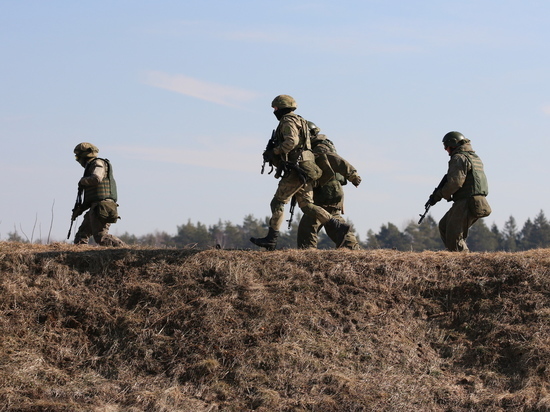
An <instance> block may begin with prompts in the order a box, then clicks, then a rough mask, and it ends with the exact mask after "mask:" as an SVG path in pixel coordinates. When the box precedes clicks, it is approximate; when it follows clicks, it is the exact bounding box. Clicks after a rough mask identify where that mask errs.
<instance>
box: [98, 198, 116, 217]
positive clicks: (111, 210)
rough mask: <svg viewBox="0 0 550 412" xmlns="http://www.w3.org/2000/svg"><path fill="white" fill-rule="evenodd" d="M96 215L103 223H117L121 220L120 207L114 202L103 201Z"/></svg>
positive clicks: (99, 204)
mask: <svg viewBox="0 0 550 412" xmlns="http://www.w3.org/2000/svg"><path fill="white" fill-rule="evenodd" d="M96 213H97V216H98V217H99V220H101V221H102V222H103V223H116V222H117V221H118V219H120V217H119V215H118V205H117V204H116V203H115V202H114V201H113V200H110V199H108V200H102V201H101V202H99V203H98V204H97V206H96Z"/></svg>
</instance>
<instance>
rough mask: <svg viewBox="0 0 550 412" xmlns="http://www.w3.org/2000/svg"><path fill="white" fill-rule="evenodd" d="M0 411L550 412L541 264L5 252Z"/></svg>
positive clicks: (13, 247) (406, 256) (534, 259)
mask: <svg viewBox="0 0 550 412" xmlns="http://www.w3.org/2000/svg"><path fill="white" fill-rule="evenodd" d="M0 296H1V300H0V411H2V412H4V411H25V412H31V411H32V412H35V411H36V412H39V411H40V412H48V411H55V412H58V411H71V412H72V411H106V412H118V411H121V412H122V411H125V412H126V411H132V412H134V411H135V412H137V411H154V412H157V411H192V412H195V411H196V412H201V411H235V412H237V411H238V412H242V411H274V412H276V411H288V412H290V411H292V412H298V411H319V412H320V411H323V412H324V411H345V412H354V411H408V412H412V411H449V412H451V411H452V412H455V411H458V412H460V411H483V412H487V411H489V412H491V411H529V412H535V411H537V412H538V411H550V249H539V250H532V251H527V252H518V253H504V252H502V253H470V254H456V253H454V254H453V253H449V252H422V253H414V252H398V251H392V250H364V251H348V250H337V251H317V250H310V251H299V250H282V251H275V252H258V251H237V250H203V251H198V250H182V249H178V250H176V249H149V248H139V247H135V248H134V247H131V248H127V249H109V248H101V247H76V246H71V245H66V244H53V245H47V246H45V245H28V244H20V243H13V242H0Z"/></svg>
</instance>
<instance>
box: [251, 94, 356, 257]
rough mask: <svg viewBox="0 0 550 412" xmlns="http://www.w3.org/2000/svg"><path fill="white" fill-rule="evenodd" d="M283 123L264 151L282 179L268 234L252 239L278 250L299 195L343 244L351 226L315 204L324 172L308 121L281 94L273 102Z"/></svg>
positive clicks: (305, 208) (305, 209) (301, 202)
mask: <svg viewBox="0 0 550 412" xmlns="http://www.w3.org/2000/svg"><path fill="white" fill-rule="evenodd" d="M271 106H272V107H273V109H274V110H273V113H274V115H275V117H277V120H279V125H278V126H277V129H276V130H275V132H274V137H275V140H276V145H275V147H274V148H273V149H271V150H270V151H268V153H264V158H266V157H268V158H269V159H270V161H271V163H273V164H274V165H275V166H276V167H277V173H276V174H275V177H276V178H279V177H280V178H281V180H280V181H279V185H278V187H277V191H276V192H275V195H274V196H273V200H272V201H271V205H270V206H271V218H270V220H269V231H268V233H267V236H266V237H263V238H254V237H252V238H250V241H251V242H252V243H254V244H255V245H257V246H260V247H263V248H266V249H267V250H274V249H275V247H276V246H277V239H278V237H279V228H280V227H281V225H282V223H283V219H284V208H285V205H286V204H287V203H288V202H289V201H290V199H291V198H292V196H296V200H297V202H298V206H299V207H300V209H301V210H302V212H303V213H304V214H305V215H308V216H311V217H312V218H314V219H316V220H319V221H320V222H321V224H323V225H325V227H326V228H328V230H331V231H333V233H334V236H335V242H336V247H341V246H342V245H343V243H344V240H345V237H346V235H347V233H348V232H349V230H350V226H349V225H348V224H346V223H345V222H341V221H339V220H337V219H334V218H333V217H332V215H331V214H330V213H329V212H327V211H326V210H324V209H323V208H321V207H319V206H316V205H315V204H314V203H313V187H312V182H313V181H315V180H316V179H318V178H319V177H321V175H322V171H321V169H320V168H319V167H318V166H317V165H316V164H315V156H314V154H313V152H312V151H311V141H310V135H309V128H308V126H307V121H306V120H305V119H303V118H302V117H301V116H298V115H297V114H295V113H294V110H296V107H297V105H296V101H295V100H294V99H293V98H292V97H291V96H288V95H284V94H282V95H279V96H277V97H275V99H273V102H272V103H271Z"/></svg>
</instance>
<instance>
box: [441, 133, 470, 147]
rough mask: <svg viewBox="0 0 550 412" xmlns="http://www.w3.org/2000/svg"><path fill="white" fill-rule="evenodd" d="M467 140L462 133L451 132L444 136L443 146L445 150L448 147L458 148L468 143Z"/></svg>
mask: <svg viewBox="0 0 550 412" xmlns="http://www.w3.org/2000/svg"><path fill="white" fill-rule="evenodd" d="M466 140H467V139H466V138H465V137H464V135H463V134H462V133H460V132H449V133H447V134H446V135H445V136H443V140H442V142H443V146H445V149H446V148H447V147H457V146H460V145H461V144H463V143H465V142H466Z"/></svg>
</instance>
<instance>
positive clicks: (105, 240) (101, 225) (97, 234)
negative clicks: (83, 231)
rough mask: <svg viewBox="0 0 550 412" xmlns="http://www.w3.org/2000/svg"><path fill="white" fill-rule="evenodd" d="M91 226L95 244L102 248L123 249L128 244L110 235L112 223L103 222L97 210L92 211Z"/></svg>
mask: <svg viewBox="0 0 550 412" xmlns="http://www.w3.org/2000/svg"><path fill="white" fill-rule="evenodd" d="M90 225H91V228H92V235H93V237H94V240H95V242H96V243H97V244H98V245H100V246H114V247H121V246H126V244H125V243H124V242H123V241H122V240H120V239H119V238H118V237H116V236H113V235H110V234H109V227H110V226H111V224H110V223H105V222H103V221H102V220H101V219H100V218H99V215H98V214H97V211H96V209H95V208H93V210H90Z"/></svg>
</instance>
